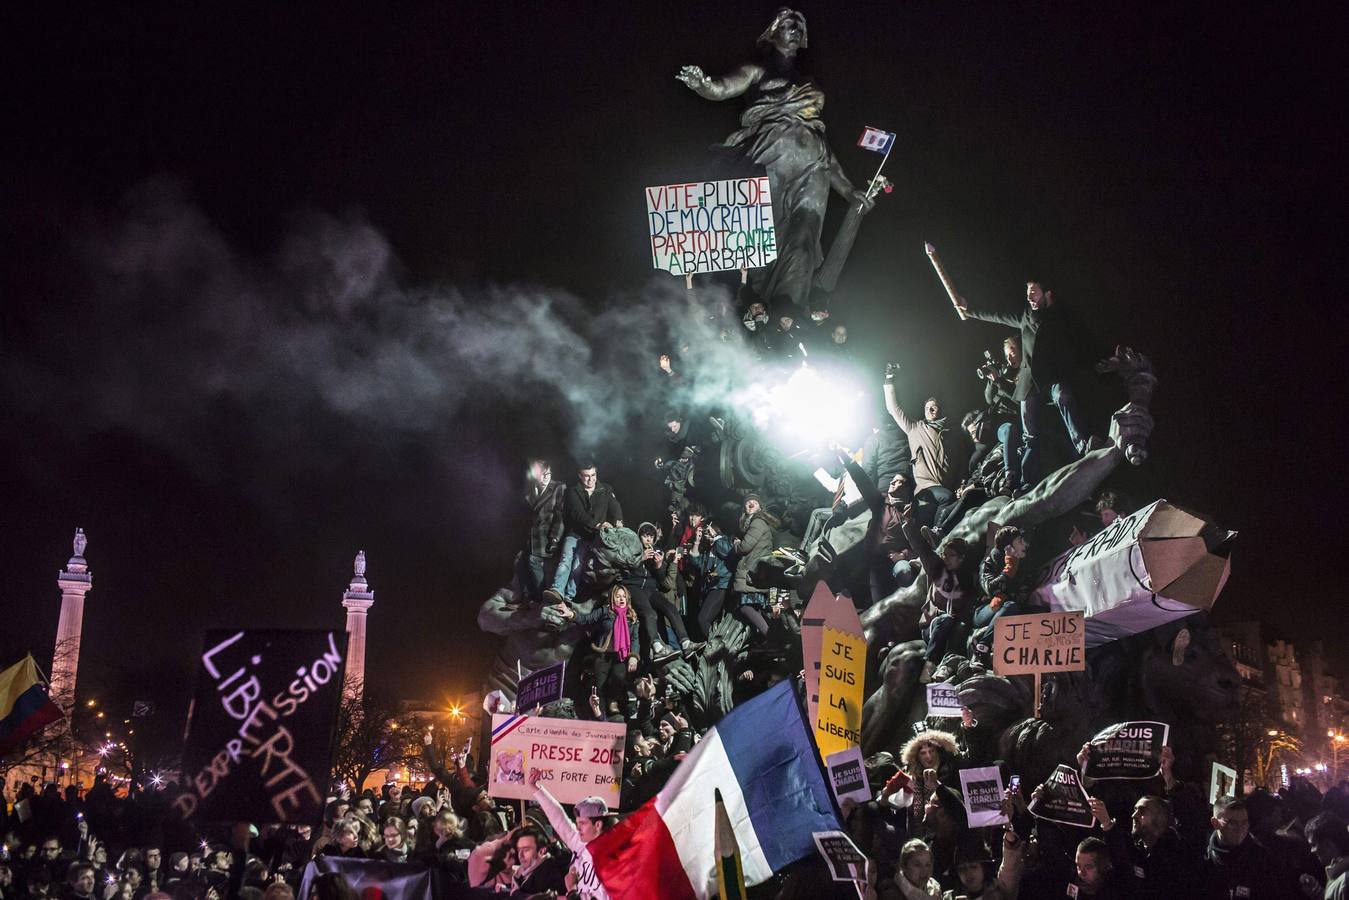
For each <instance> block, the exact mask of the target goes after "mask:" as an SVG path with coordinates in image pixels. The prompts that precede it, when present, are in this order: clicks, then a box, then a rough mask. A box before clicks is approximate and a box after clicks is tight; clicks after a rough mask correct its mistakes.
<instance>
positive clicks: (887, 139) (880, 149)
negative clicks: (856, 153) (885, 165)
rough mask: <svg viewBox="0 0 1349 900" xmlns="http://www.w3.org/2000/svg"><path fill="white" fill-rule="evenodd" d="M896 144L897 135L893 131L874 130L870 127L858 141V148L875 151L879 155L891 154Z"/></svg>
mask: <svg viewBox="0 0 1349 900" xmlns="http://www.w3.org/2000/svg"><path fill="white" fill-rule="evenodd" d="M894 143H895V133H894V132H893V131H881V130H880V129H879V128H872V127H871V126H870V125H868V126H867V127H866V130H865V131H863V132H862V136H861V137H860V138H858V139H857V146H859V147H861V148H862V149H863V150H874V151H875V152H877V153H889V152H890V148H891V147H892V146H894Z"/></svg>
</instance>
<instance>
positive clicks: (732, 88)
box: [675, 63, 763, 100]
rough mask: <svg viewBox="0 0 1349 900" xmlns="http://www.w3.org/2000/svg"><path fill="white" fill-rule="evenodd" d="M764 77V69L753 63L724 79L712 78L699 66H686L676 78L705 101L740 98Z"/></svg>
mask: <svg viewBox="0 0 1349 900" xmlns="http://www.w3.org/2000/svg"><path fill="white" fill-rule="evenodd" d="M762 77H763V68H762V67H761V66H757V65H755V64H753V63H746V64H745V65H743V66H741V67H740V68H738V69H736V70H735V71H733V72H731V73H729V74H728V75H726V76H724V77H722V78H711V77H709V76H708V75H707V73H705V72H704V71H703V70H702V69H701V68H699V67H698V66H684V67H683V68H682V69H680V70H679V74H678V75H676V76H675V78H677V79H678V80H680V81H682V82H684V84H685V85H687V86H688V89H689V90H691V91H693V92H694V93H695V94H697V95H698V96H699V97H702V98H703V99H705V100H729V99H731V98H732V97H739V96H741V95H742V94H744V93H745V91H747V90H749V89H750V87H752V86H753V85H754V84H755V83H757V82H758V80H759V79H760V78H762Z"/></svg>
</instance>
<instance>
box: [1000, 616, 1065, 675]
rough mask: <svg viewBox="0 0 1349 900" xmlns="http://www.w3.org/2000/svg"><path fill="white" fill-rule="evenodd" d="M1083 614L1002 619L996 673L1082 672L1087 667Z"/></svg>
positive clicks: (1001, 617) (1004, 617)
mask: <svg viewBox="0 0 1349 900" xmlns="http://www.w3.org/2000/svg"><path fill="white" fill-rule="evenodd" d="M1086 635H1087V629H1086V617H1085V616H1084V615H1083V614H1082V613H1081V612H1046V613H1032V614H1031V615H1027V616H1000V617H999V618H997V619H995V620H994V622H993V671H994V672H996V673H998V674H999V675H1041V674H1043V673H1045V672H1081V671H1082V670H1084V669H1086V667H1087V652H1086Z"/></svg>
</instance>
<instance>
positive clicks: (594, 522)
mask: <svg viewBox="0 0 1349 900" xmlns="http://www.w3.org/2000/svg"><path fill="white" fill-rule="evenodd" d="M562 519H563V521H564V522H565V523H566V526H567V534H571V535H575V536H577V537H582V538H593V537H595V536H596V535H597V534H599V533H600V523H602V522H608V523H609V524H610V525H616V524H617V523H619V522H621V521H623V508H622V507H621V506H619V505H618V497H616V496H614V489H613V488H611V487H609V485H607V484H604V483H602V482H601V483H598V484H596V485H595V490H593V491H591V492H590V493H589V494H587V493H586V489H585V488H583V487H581V485H580V484H579V483H578V484H573V485H570V486H569V487H568V488H567V493H566V497H565V499H564V501H563V504H562Z"/></svg>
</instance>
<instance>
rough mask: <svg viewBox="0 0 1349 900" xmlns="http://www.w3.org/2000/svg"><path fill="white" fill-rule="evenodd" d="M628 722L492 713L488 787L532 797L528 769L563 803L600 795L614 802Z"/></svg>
mask: <svg viewBox="0 0 1349 900" xmlns="http://www.w3.org/2000/svg"><path fill="white" fill-rule="evenodd" d="M627 732H628V729H627V726H626V725H623V724H621V723H614V722H588V721H583V720H581V719H548V718H544V717H542V716H511V715H503V714H500V713H498V714H497V715H494V716H492V747H491V758H490V760H489V762H490V768H489V770H488V774H487V782H488V783H487V793H488V794H489V795H490V796H493V797H508V798H510V799H512V800H531V799H533V797H534V789H533V788H532V787H530V785H529V773H530V772H531V771H532V770H534V769H537V770H538V771H539V784H541V785H542V786H544V787H546V788H547V789H548V793H550V794H552V795H553V796H554V797H555V798H556V799H557V800H558V801H559V802H561V803H576V802H577V801H579V800H584V799H585V798H586V797H592V796H593V797H603V798H604V800H605V802H607V803H608V804H609V805H610V807H614V808H616V807H617V806H618V791H619V788H620V787H621V786H622V782H623V746H624V742H625V740H626V738H627Z"/></svg>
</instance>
